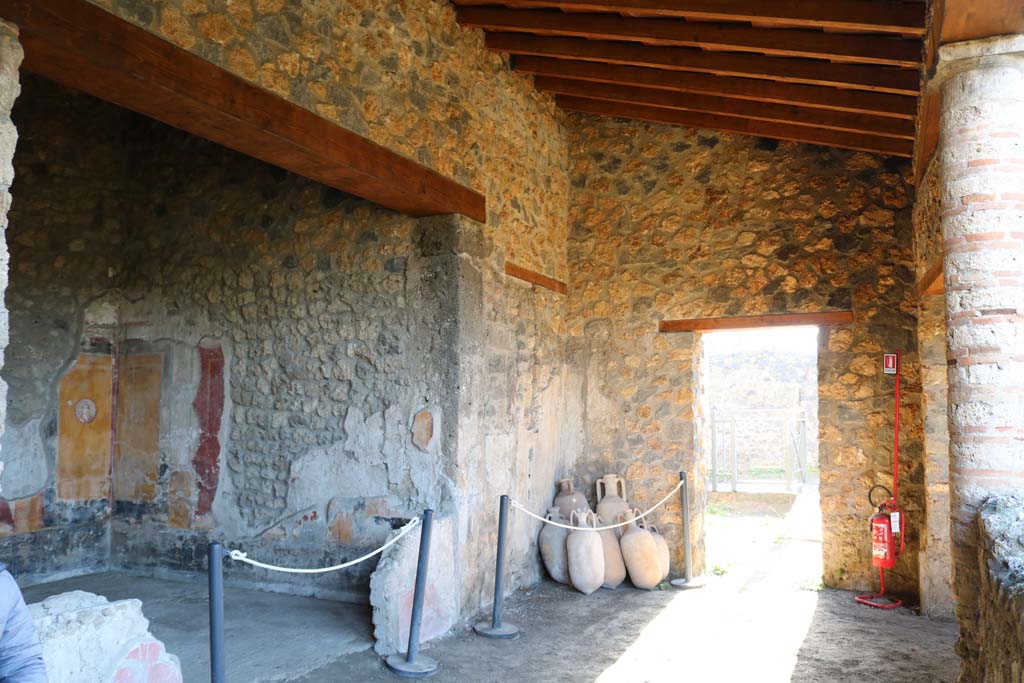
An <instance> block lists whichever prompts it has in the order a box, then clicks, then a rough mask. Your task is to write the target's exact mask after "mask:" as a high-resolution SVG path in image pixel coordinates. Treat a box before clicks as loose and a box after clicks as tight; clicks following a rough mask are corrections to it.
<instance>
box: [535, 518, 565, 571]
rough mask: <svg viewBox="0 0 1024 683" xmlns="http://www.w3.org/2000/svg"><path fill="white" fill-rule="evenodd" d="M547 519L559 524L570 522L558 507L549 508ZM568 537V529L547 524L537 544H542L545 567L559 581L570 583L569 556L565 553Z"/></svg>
mask: <svg viewBox="0 0 1024 683" xmlns="http://www.w3.org/2000/svg"><path fill="white" fill-rule="evenodd" d="M545 519H550V520H551V521H552V522H558V523H559V524H568V523H569V520H567V519H566V518H565V517H562V514H561V513H560V512H559V511H558V508H556V507H551V508H548V514H547V515H545ZM568 537H569V530H568V529H563V528H562V527H558V526H554V525H553V524H545V525H544V528H543V529H541V530H540V538H539V539H537V545H538V546H540V558H541V559H542V560H544V568H545V569H547V570H548V574H550V575H551V578H552V579H554V580H555V581H557V582H558V583H569V558H568V556H567V555H566V553H565V539H566V538H568Z"/></svg>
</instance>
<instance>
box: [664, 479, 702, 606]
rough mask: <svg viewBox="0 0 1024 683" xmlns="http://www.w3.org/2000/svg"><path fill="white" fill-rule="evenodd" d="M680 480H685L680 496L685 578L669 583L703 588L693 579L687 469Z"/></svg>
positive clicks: (680, 586) (678, 586) (684, 587)
mask: <svg viewBox="0 0 1024 683" xmlns="http://www.w3.org/2000/svg"><path fill="white" fill-rule="evenodd" d="M679 481H681V482H683V485H682V486H680V487H679V498H680V503H681V504H682V507H683V578H681V579H673V580H672V581H670V582H669V583H671V584H672V585H673V586H675V587H676V588H683V589H687V588H703V587H704V584H703V583H701V582H700V581H694V580H693V549H692V548H691V547H690V482H689V479H688V477H687V476H686V472H685V471H682V472H680V473H679Z"/></svg>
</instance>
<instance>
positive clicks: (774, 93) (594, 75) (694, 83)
mask: <svg viewBox="0 0 1024 683" xmlns="http://www.w3.org/2000/svg"><path fill="white" fill-rule="evenodd" d="M514 68H515V70H516V71H521V72H523V73H529V74H533V75H535V76H557V77H563V78H575V79H578V80H586V81H593V82H597V83H613V84H618V85H635V86H642V87H647V88H655V89H661V90H675V91H679V92H692V93H702V94H707V95H719V96H722V97H734V98H739V99H746V100H756V101H759V102H775V103H779V104H794V105H800V106H805V107H818V108H822V109H835V110H838V111H849V112H861V113H867V114H875V115H878V116H890V117H895V118H903V119H913V118H914V115H915V114H916V112H917V100H916V98H913V97H907V96H904V95H890V94H888V93H872V92H864V91H858V90H840V89H836V88H826V87H821V86H815V85H801V84H796V83H777V82H774V81H765V80H761V79H756V78H733V77H729V76H713V75H709V74H701V73H691V72H685V71H666V70H664V69H646V68H642V67H634V66H620V65H616V64H600V63H597V62H584V61H573V60H568V59H551V58H546V57H519V58H517V59H516V60H515V63H514Z"/></svg>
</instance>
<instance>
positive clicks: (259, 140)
mask: <svg viewBox="0 0 1024 683" xmlns="http://www.w3.org/2000/svg"><path fill="white" fill-rule="evenodd" d="M0 17H3V18H4V19H7V20H9V21H13V22H14V23H16V24H17V25H18V27H19V29H20V32H21V43H22V45H23V46H24V49H25V61H24V63H23V68H25V69H26V70H28V71H30V72H32V73H35V74H38V75H40V76H43V77H45V78H48V79H50V80H53V81H56V82H58V83H60V84H62V85H65V86H67V87H70V88H73V89H75V90H80V91H82V92H85V93H87V94H89V95H93V96H94V97H98V98H100V99H103V100H106V101H108V102H112V103H114V104H116V105H119V106H121V107H125V108H126V109H131V110H132V111H135V112H138V113H140V114H143V115H145V116H149V117H151V118H154V119H157V120H158V121H162V122H164V123H166V124H168V125H171V126H174V127H175V128H180V129H182V130H185V131H187V132H189V133H192V134H194V135H197V136H199V137H202V138H206V139H208V140H212V141H214V142H216V143H219V144H221V145H224V146H225V147H229V148H231V149H234V150H236V151H239V152H242V153H243V154H247V155H249V156H252V157H255V158H257V159H261V160H263V161H266V162H267V163H270V164H274V165H275V166H280V167H281V168H284V169H287V170H289V171H292V172H293V173H297V174H299V175H302V176H305V177H307V178H310V179H312V180H315V181H317V182H321V183H323V184H325V185H330V186H331V187H335V188H337V189H339V190H342V191H344V192H348V193H350V194H353V195H356V196H359V197H362V198H364V199H368V200H370V201H372V202H376V203H377V204H380V205H382V206H385V207H387V208H390V209H393V210H395V211H400V212H402V213H405V214H409V215H411V216H429V215H434V214H447V213H458V214H462V215H465V216H468V217H470V218H473V219H475V220H478V221H481V222H484V221H486V219H487V211H486V207H485V199H484V196H483V195H481V194H480V193H478V192H475V191H473V190H471V189H469V188H467V187H464V186H463V185H460V184H459V183H456V182H455V181H453V180H451V179H449V178H446V177H445V176H443V175H441V174H440V173H437V172H436V171H433V170H431V169H429V168H426V167H425V166H422V165H420V164H418V163H416V162H414V161H412V160H410V159H407V158H405V157H403V156H401V155H399V154H396V153H394V152H392V151H390V150H388V149H386V148H384V147H382V146H380V145H377V144H375V143H373V142H371V141H369V140H367V139H365V138H363V137H361V136H359V135H356V134H355V133H352V132H351V131H348V130H345V129H344V128H341V127H340V126H338V125H336V124H334V123H332V122H330V121H327V120H326V119H323V118H320V117H319V116H317V115H315V114H313V113H312V112H310V111H308V110H306V109H303V108H301V107H299V106H297V105H295V104H293V103H291V102H289V101H287V100H285V99H283V98H281V97H278V96H277V95H274V94H272V93H270V92H267V91H266V90H263V89H261V88H259V87H257V86H255V85H253V84H251V83H249V82H248V81H245V80H243V79H241V78H239V77H238V76H235V75H234V74H232V73H229V72H228V71H225V70H224V69H221V68H220V67H217V66H215V65H213V64H211V63H210V62H207V61H205V60H203V59H201V58H199V57H197V56H195V55H193V54H192V53H190V52H188V51H186V50H183V49H181V48H179V47H177V46H175V45H173V44H171V43H169V42H167V41H164V40H162V39H160V38H158V37H156V36H154V35H153V34H151V33H149V32H147V31H145V30H143V29H140V28H138V27H136V26H134V25H132V24H130V23H128V22H126V21H122V20H121V19H118V18H117V17H115V16H114V15H112V14H110V13H108V12H106V11H104V10H102V9H100V8H98V7H96V6H94V5H92V4H90V3H89V2H86V1H85V0H0Z"/></svg>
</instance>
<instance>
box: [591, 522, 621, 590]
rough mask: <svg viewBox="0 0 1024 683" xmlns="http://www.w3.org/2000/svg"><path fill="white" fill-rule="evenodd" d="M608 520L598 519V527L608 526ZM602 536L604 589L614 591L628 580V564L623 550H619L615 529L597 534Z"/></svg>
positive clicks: (604, 530)
mask: <svg viewBox="0 0 1024 683" xmlns="http://www.w3.org/2000/svg"><path fill="white" fill-rule="evenodd" d="M608 524H610V522H608V521H607V520H604V519H601V517H600V516H599V517H598V518H597V525H598V526H599V527H601V526H607V525H608ZM597 533H598V534H599V535H600V536H601V546H602V548H603V550H604V583H602V584H601V586H602V587H604V588H611V589H612V590H614V589H616V588H618V587H619V585H620V584H622V582H623V581H624V580H625V579H626V563H625V562H623V561H622V550H620V549H619V538H618V536H616V535H615V529H603V530H601V531H598V532H597Z"/></svg>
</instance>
